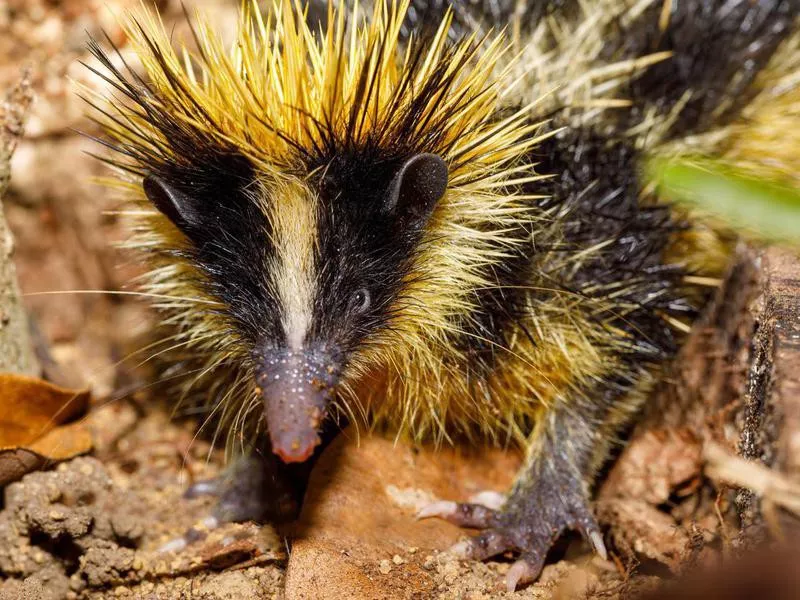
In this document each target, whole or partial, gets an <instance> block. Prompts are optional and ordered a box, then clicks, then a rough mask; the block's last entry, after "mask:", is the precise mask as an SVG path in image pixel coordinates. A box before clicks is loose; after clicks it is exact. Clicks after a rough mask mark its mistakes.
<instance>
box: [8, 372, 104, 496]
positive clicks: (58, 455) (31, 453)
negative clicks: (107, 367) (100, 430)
mask: <svg viewBox="0 0 800 600" xmlns="http://www.w3.org/2000/svg"><path fill="white" fill-rule="evenodd" d="M89 398H90V393H89V391H88V390H70V389H66V388H62V387H59V386H56V385H53V384H52V383H48V382H46V381H43V380H41V379H38V378H36V377H28V376H25V375H19V374H16V373H0V486H3V485H5V484H7V483H9V482H11V481H15V480H17V479H19V478H20V477H22V476H23V475H24V474H25V473H28V472H30V471H33V470H35V469H38V468H41V467H42V466H43V465H44V464H46V463H48V462H53V461H62V460H67V459H69V458H73V457H75V456H78V455H79V454H83V453H85V452H88V451H89V450H90V449H91V447H92V438H91V434H90V433H89V430H88V428H87V427H86V426H85V424H84V423H83V422H82V421H76V419H78V418H79V417H80V416H81V415H83V414H84V413H85V412H86V409H87V407H88V405H89Z"/></svg>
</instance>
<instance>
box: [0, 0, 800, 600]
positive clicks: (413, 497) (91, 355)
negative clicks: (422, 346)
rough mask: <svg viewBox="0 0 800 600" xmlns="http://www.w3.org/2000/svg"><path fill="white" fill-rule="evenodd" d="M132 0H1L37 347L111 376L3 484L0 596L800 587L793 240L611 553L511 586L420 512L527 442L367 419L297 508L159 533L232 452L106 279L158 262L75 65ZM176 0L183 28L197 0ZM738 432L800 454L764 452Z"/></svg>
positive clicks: (627, 454) (56, 368) (668, 427)
mask: <svg viewBox="0 0 800 600" xmlns="http://www.w3.org/2000/svg"><path fill="white" fill-rule="evenodd" d="M132 4H135V2H134V1H133V0H109V1H108V2H103V1H101V0H96V1H95V0H90V1H84V0H61V1H45V0H7V2H6V3H5V4H0V29H3V30H7V31H8V32H9V34H8V35H3V36H0V92H3V91H4V90H6V89H10V88H11V87H12V86H13V84H14V83H15V82H16V81H17V80H18V79H19V77H20V72H21V69H22V68H23V67H25V66H30V67H31V68H32V78H33V87H34V91H35V92H36V95H37V99H36V103H35V104H34V106H33V109H32V112H31V114H30V117H29V120H28V124H27V127H26V134H25V138H24V139H23V140H22V142H21V143H20V145H19V147H18V149H17V152H16V155H15V157H14V160H13V162H12V167H13V168H12V183H11V189H10V193H9V195H8V196H7V197H6V198H5V212H6V217H7V219H8V222H9V225H10V227H11V229H12V231H13V233H14V235H15V238H16V254H15V261H16V265H17V270H18V275H19V280H20V285H21V288H22V290H23V292H24V294H25V296H24V301H25V304H26V306H27V308H28V310H29V312H30V314H31V316H32V318H33V320H34V322H35V325H36V328H37V332H38V333H37V335H36V344H37V346H38V348H39V351H40V355H42V356H44V355H49V356H50V357H51V358H52V362H47V361H46V362H45V364H44V374H45V376H46V378H48V379H50V380H51V381H53V382H54V383H57V384H58V385H60V386H64V387H67V388H72V389H85V388H89V389H90V390H91V396H92V400H91V406H90V409H89V411H88V413H87V415H86V416H85V418H83V420H82V421H81V422H82V423H83V425H84V426H85V427H86V429H87V431H88V432H89V433H90V434H91V446H92V447H91V451H89V452H87V453H85V454H84V455H82V456H79V457H77V458H74V459H72V460H69V461H66V462H61V463H60V464H58V465H57V466H51V465H47V466H48V468H45V469H41V470H37V471H34V472H31V473H29V474H27V475H25V476H24V477H23V478H22V479H20V480H19V481H16V482H13V483H9V484H8V485H7V486H6V487H5V489H4V490H3V491H2V494H0V497H2V500H0V599H3V600H5V599H6V598H8V599H9V600H13V599H18V598H32V599H33V598H36V599H38V598H41V599H62V598H75V599H86V600H88V599H95V598H159V599H161V598H163V599H178V598H198V599H209V600H211V599H222V598H286V599H287V600H295V599H301V598H308V599H314V598H345V597H347V598H350V599H352V600H361V599H373V598H374V599H378V598H390V599H391V598H416V599H427V598H438V599H453V600H455V599H465V600H466V599H471V600H479V599H480V600H488V599H490V598H537V599H540V598H541V599H544V598H584V597H585V598H609V599H613V598H629V597H665V598H666V597H687V595H686V594H684V593H681V592H680V591H676V592H664V591H663V590H662V586H663V583H664V581H665V580H669V579H673V578H676V577H677V578H679V579H682V578H689V579H688V580H689V582H690V583H687V584H686V585H691V586H693V587H691V589H692V590H699V589H706V588H704V587H703V586H704V585H710V586H711V589H713V590H715V591H716V594H714V593H712V594H711V596H710V597H725V598H727V597H734V596H733V595H725V593H724V590H727V589H729V588H730V587H731V586H732V587H734V588H736V587H739V588H741V589H744V588H742V587H741V586H745V585H748V583H747V581H748V577H749V576H752V577H754V578H755V584H754V585H757V586H759V587H758V588H756V589H758V590H760V594H761V595H760V597H762V598H772V597H775V598H778V597H792V596H791V595H788V596H782V595H781V594H783V593H784V592H785V591H786V590H792V589H794V590H795V591H796V590H797V589H800V579H798V578H799V577H800V574H798V573H797V572H796V571H797V570H796V569H791V568H788V567H784V565H788V564H790V559H791V557H792V556H794V558H797V556H796V555H792V554H790V553H788V552H789V551H788V550H782V551H775V552H776V553H773V552H774V550H773V547H774V545H775V544H774V542H775V540H792V539H796V537H795V536H796V533H797V527H798V523H797V519H796V518H794V517H792V510H800V509H797V508H796V505H793V504H792V502H793V501H794V502H797V496H796V491H797V487H796V484H793V483H792V481H797V477H798V475H800V383H798V381H800V380H799V379H798V373H800V345H798V344H797V340H798V339H800V313H798V310H800V307H798V300H797V295H796V293H795V292H794V291H793V290H796V286H798V285H800V267H798V265H797V263H796V261H795V259H793V258H792V257H791V256H789V255H787V254H785V253H781V252H779V251H769V252H767V253H766V254H763V255H762V254H760V253H756V252H753V251H750V250H748V249H742V250H741V252H740V257H739V258H740V260H739V262H738V264H737V266H735V267H733V268H732V269H731V272H730V274H729V282H728V285H727V286H726V287H725V288H724V289H722V290H721V291H720V293H719V297H718V298H717V301H716V303H715V305H714V306H712V307H711V308H710V309H709V312H708V314H707V315H706V316H705V317H704V319H703V320H702V321H701V322H700V323H699V324H698V325H697V327H696V328H695V330H694V331H693V333H692V334H691V336H690V340H689V343H688V344H687V346H686V347H685V349H684V351H683V354H682V357H681V360H679V361H678V364H677V365H676V367H675V368H674V369H673V370H672V371H671V372H670V373H669V374H668V376H667V377H666V378H665V380H664V382H663V384H662V385H661V386H660V387H659V389H658V390H657V391H656V393H655V394H654V396H655V397H654V398H653V401H652V402H651V404H650V406H649V408H648V410H647V411H646V414H645V415H644V416H643V418H642V420H641V421H640V423H639V424H638V425H637V426H636V427H635V429H634V430H633V431H632V432H630V441H629V442H628V443H627V445H626V446H625V448H624V450H622V451H621V452H620V454H619V457H618V459H617V460H616V462H615V463H614V464H613V466H612V467H610V468H609V470H608V473H607V475H606V476H605V477H604V479H603V483H602V485H601V486H600V489H599V490H598V493H597V503H596V511H597V514H598V517H599V518H600V520H601V522H602V526H603V528H604V533H605V539H606V543H607V545H608V547H609V549H610V551H611V552H610V557H609V560H601V559H600V558H599V557H596V556H593V555H592V554H591V553H590V551H589V549H588V547H587V546H586V545H585V544H584V543H583V541H582V540H580V539H578V538H577V537H575V538H569V539H565V540H564V541H563V543H561V544H560V545H559V546H558V547H557V548H556V549H555V550H554V552H553V554H552V556H551V561H550V562H549V564H548V565H547V566H546V567H545V570H544V573H543V575H542V577H541V578H540V579H539V581H538V582H537V583H535V584H533V585H530V586H527V587H524V588H523V589H521V590H519V591H517V592H513V593H509V592H506V591H504V587H503V577H504V575H505V573H506V572H507V570H508V569H509V568H510V566H511V564H512V563H513V557H508V556H505V557H500V558H499V559H498V560H494V561H489V562H486V563H475V562H470V561H463V560H459V559H458V558H456V557H454V556H452V555H450V554H449V553H448V552H446V551H445V549H446V548H448V547H450V546H451V545H452V544H454V543H455V542H456V541H458V540H459V539H460V538H461V537H462V536H463V535H464V533H463V532H462V531H461V530H459V529H457V528H456V527H454V526H451V525H449V524H447V523H443V522H437V521H431V520H428V521H417V520H416V519H415V516H414V515H415V513H416V511H417V510H418V509H419V508H420V507H421V506H423V505H424V504H426V503H428V502H430V501H434V500H437V499H467V498H469V497H470V496H471V495H473V494H475V493H476V492H479V491H483V490H486V489H492V490H497V491H504V490H506V489H507V487H508V485H509V484H510V482H511V480H512V478H513V476H514V473H515V469H516V467H517V466H518V464H519V460H520V458H519V456H517V455H516V454H515V453H514V452H511V451H502V450H497V449H491V448H471V449H466V448H456V449H443V450H434V449H432V448H426V447H410V446H407V445H404V444H402V443H394V441H393V440H392V439H387V438H383V437H381V436H379V435H374V436H368V435H360V436H359V435H358V434H357V433H356V432H354V431H352V430H347V431H345V432H344V433H343V434H342V435H340V437H339V438H338V439H337V440H336V441H335V442H334V443H333V444H332V445H331V446H330V447H329V448H328V449H327V450H326V451H325V452H324V453H323V456H322V458H321V460H320V462H319V464H318V465H317V466H316V467H315V469H314V472H313V474H312V479H311V483H310V487H309V490H308V493H307V496H306V500H305V504H304V508H303V512H302V515H301V518H300V520H299V521H298V522H297V523H294V524H292V525H290V526H289V527H287V528H285V529H282V530H275V529H274V528H272V527H271V526H258V525H255V524H228V525H224V526H222V527H220V528H219V529H215V530H213V531H210V532H208V534H207V535H206V536H201V539H199V540H198V541H196V542H194V543H192V544H190V545H188V546H187V547H186V548H184V549H182V550H180V551H176V552H166V553H165V552H161V551H160V550H159V549H160V548H161V547H162V546H163V545H164V544H165V543H166V542H168V541H169V540H171V539H174V538H176V537H178V536H181V535H182V534H184V533H185V532H186V531H187V530H189V529H190V528H192V527H198V524H199V523H202V520H203V518H204V517H205V516H207V515H208V513H209V511H210V509H211V500H210V499H209V498H192V499H189V498H185V497H184V496H183V493H184V491H185V490H186V488H187V486H188V485H190V484H191V483H192V482H194V481H198V480H202V479H206V478H209V477H213V476H215V475H216V474H218V473H219V472H220V471H221V470H222V469H223V466H224V456H223V452H222V451H221V450H220V449H217V448H212V446H211V444H210V441H209V437H208V436H204V435H196V434H197V431H198V427H199V424H200V423H199V421H198V419H197V418H196V417H191V416H181V418H178V419H172V418H171V417H172V416H173V415H172V414H171V412H172V409H171V408H170V406H171V403H170V398H169V397H168V396H167V395H165V394H164V393H163V392H162V391H161V389H160V388H158V387H154V386H152V385H151V382H150V380H149V379H148V375H149V374H150V373H151V372H152V371H151V369H150V368H149V366H150V364H151V363H152V361H154V360H157V359H158V357H157V354H158V351H156V350H154V349H153V348H160V347H159V346H148V345H149V344H150V343H152V342H153V340H154V339H156V337H157V336H156V334H154V332H158V328H157V327H156V323H155V315H154V314H153V312H152V311H151V310H150V309H149V308H148V306H147V304H146V302H143V301H142V300H140V299H138V298H136V297H134V296H128V295H114V294H101V293H93V292H92V291H93V290H123V291H124V290H130V289H133V288H132V287H131V285H130V282H131V280H132V279H133V278H134V277H135V276H136V275H137V274H138V273H139V272H140V271H139V269H140V266H139V265H137V264H136V263H135V262H134V261H132V260H131V258H130V256H127V255H126V254H125V253H124V252H123V251H120V250H118V249H117V248H116V246H115V244H117V243H118V242H120V241H121V240H123V239H124V237H125V225H124V223H123V221H122V220H121V218H120V217H119V215H117V214H115V213H114V210H115V209H116V208H118V204H117V202H116V200H115V199H114V198H111V197H109V196H108V194H106V193H105V191H104V190H103V189H102V188H101V187H99V186H97V185H96V184H95V183H93V182H92V177H95V176H98V175H101V174H102V173H103V167H102V166H101V165H100V163H99V162H98V161H96V160H94V159H93V158H91V157H90V156H88V155H87V154H86V152H92V151H96V150H97V147H96V144H95V143H94V142H92V141H91V140H89V139H87V138H85V137H82V136H80V135H77V134H76V133H74V131H75V130H76V129H78V130H82V131H86V132H88V133H96V132H95V131H94V129H93V125H92V124H91V123H89V122H88V121H87V120H86V119H85V117H84V116H83V115H84V105H83V102H82V101H81V100H80V99H79V98H78V97H77V96H76V85H78V84H85V85H88V86H90V87H93V88H95V89H99V88H100V87H101V85H102V84H101V82H100V81H98V80H97V78H96V77H94V76H92V75H91V73H90V72H89V71H88V70H87V69H86V68H85V67H82V66H81V65H80V64H79V61H80V60H87V54H86V50H85V44H86V36H87V32H88V33H89V34H91V35H93V36H95V37H97V36H99V35H100V33H101V30H105V31H106V32H108V34H109V36H110V38H111V39H112V40H114V41H115V43H117V44H120V45H121V46H123V48H124V42H125V40H124V37H123V36H122V33H121V32H120V30H119V27H118V26H117V25H116V23H115V21H114V19H113V18H112V17H111V16H110V14H109V13H108V8H107V6H111V7H112V8H115V9H116V8H120V7H124V6H126V5H132ZM158 4H159V6H160V8H161V10H162V13H163V14H164V15H165V19H166V20H167V21H168V22H174V23H175V26H176V29H177V33H176V35H178V34H179V33H180V31H181V28H182V27H184V26H185V24H183V21H182V18H181V16H180V15H181V10H180V3H178V2H173V1H171V0H169V1H162V2H159V3H158ZM186 4H187V5H189V6H194V5H204V6H205V8H206V9H209V10H214V11H216V18H215V19H214V22H215V23H218V26H219V28H220V29H221V30H223V31H224V30H225V29H226V28H230V27H232V26H233V23H235V9H236V6H238V0H228V1H226V2H212V1H211V0H206V1H202V2H201V1H195V2H187V3H186ZM123 51H124V50H123ZM792 281H794V283H792ZM781 286H783V287H781ZM793 286H794V287H793ZM759 336H760V337H759ZM793 336H794V337H793ZM792 340H794V341H792ZM148 348H149V349H148ZM776 365H777V366H776ZM759 394H761V395H759ZM773 399H774V401H773ZM0 446H2V444H0ZM737 451H738V453H740V454H743V455H744V456H745V457H747V458H751V459H760V460H761V461H763V462H764V463H766V464H768V465H770V466H772V467H775V468H776V469H778V470H780V471H782V472H783V473H785V474H788V475H789V477H783V476H780V475H778V474H776V472H775V471H773V470H770V469H767V468H765V467H764V468H762V467H756V468H755V470H749V468H750V467H748V466H747V465H745V464H742V463H741V462H739V461H738V459H737V456H736V455H737ZM0 458H2V457H1V456H0ZM1 471H2V464H0V472H1ZM1 474H2V473H0V475H1ZM744 484H747V485H748V486H749V487H751V488H754V489H755V492H757V493H755V494H754V493H752V492H749V491H747V490H745V489H743V488H742V487H739V486H742V485H744ZM781 486H784V487H781ZM787 486H788V487H787ZM792 486H794V487H792ZM776 490H778V491H777V492H776ZM786 490H788V491H786ZM793 494H795V495H793ZM792 499H794V500H792ZM793 506H795V509H793V508H792V507H793ZM754 548H755V549H757V552H755V554H757V555H759V556H760V558H756V557H755V555H754V552H753V549H754ZM766 548H769V549H770V550H769V553H768V554H766V555H767V556H768V557H769V560H766V559H765V558H764V556H765V553H766V552H767V551H766V550H765V549H766ZM787 553H788V554H787ZM737 561H743V562H737ZM731 565H733V566H731ZM737 565H744V567H743V568H741V567H740V566H737ZM709 572H710V573H713V574H712V575H707V576H701V575H699V574H703V573H709ZM698 577H700V579H697V578H698ZM703 577H705V578H703ZM704 582H706V583H704ZM708 582H711V583H708ZM751 583H752V582H751ZM768 584H769V585H770V586H771V587H769V588H766V587H764V586H766V585H768ZM773 588H774V593H773V591H772V590H773ZM687 589H688V588H687ZM670 593H672V594H673V595H669V594H670ZM790 593H791V592H790ZM657 594H662V595H657ZM706 595H708V594H706ZM742 597H748V596H742Z"/></svg>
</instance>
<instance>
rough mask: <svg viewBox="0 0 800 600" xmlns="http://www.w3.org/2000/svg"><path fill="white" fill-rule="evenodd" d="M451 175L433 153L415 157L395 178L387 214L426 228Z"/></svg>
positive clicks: (391, 186) (390, 187)
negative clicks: (426, 223)
mask: <svg viewBox="0 0 800 600" xmlns="http://www.w3.org/2000/svg"><path fill="white" fill-rule="evenodd" d="M447 175H448V174H447V163H445V162H444V160H443V159H442V157H440V156H437V155H436V154H429V153H424V154H417V155H416V156H412V157H411V158H409V159H408V160H407V161H406V162H405V163H404V164H403V166H402V167H400V170H399V171H398V172H397V175H395V176H394V179H392V183H391V184H390V185H389V192H388V194H387V196H386V201H385V202H384V205H383V210H384V212H385V213H386V214H394V215H396V216H397V217H398V218H399V219H400V220H401V221H403V222H405V223H408V224H412V225H416V226H422V225H424V224H425V222H426V221H427V220H428V218H429V217H430V216H431V213H432V212H433V209H434V207H435V206H436V203H437V202H438V201H439V200H441V198H442V196H444V193H445V192H446V191H447Z"/></svg>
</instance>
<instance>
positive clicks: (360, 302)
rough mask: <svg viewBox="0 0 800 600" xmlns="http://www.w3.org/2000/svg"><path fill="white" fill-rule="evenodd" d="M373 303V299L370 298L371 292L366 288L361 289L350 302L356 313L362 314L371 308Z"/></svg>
mask: <svg viewBox="0 0 800 600" xmlns="http://www.w3.org/2000/svg"><path fill="white" fill-rule="evenodd" d="M371 303H372V298H370V295H369V290H368V289H366V288H361V289H360V290H358V291H357V292H356V293H355V294H353V298H352V299H351V301H350V306H351V307H352V310H353V312H354V313H356V314H361V313H363V312H364V311H366V310H367V309H368V308H369V306H370V304H371Z"/></svg>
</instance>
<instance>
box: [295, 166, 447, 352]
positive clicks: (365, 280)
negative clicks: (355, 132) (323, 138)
mask: <svg viewBox="0 0 800 600" xmlns="http://www.w3.org/2000/svg"><path fill="white" fill-rule="evenodd" d="M320 172H321V174H320V176H319V177H317V178H316V179H315V182H314V185H316V186H317V188H318V191H319V193H318V197H319V200H320V203H319V214H318V228H317V236H318V250H319V257H318V264H319V265H321V267H320V269H319V272H318V274H317V280H316V298H315V305H314V312H313V319H312V329H311V332H310V334H309V337H308V339H309V340H310V343H332V344H334V345H336V346H337V347H339V348H340V349H341V350H342V351H343V352H347V351H348V350H352V349H353V348H355V347H357V345H358V344H359V343H360V342H362V341H363V340H364V338H365V336H367V335H368V334H369V333H371V332H373V331H375V330H377V329H379V328H380V327H382V326H384V325H386V324H387V322H388V321H389V319H390V318H391V312H390V311H391V309H392V307H393V306H394V305H395V301H396V299H397V295H398V293H399V291H400V289H401V287H402V284H403V280H404V277H405V275H406V274H407V273H408V271H409V269H410V265H411V261H412V260H413V258H414V253H415V250H416V248H417V246H418V243H419V240H420V238H421V235H422V231H423V228H424V224H425V222H426V221H427V218H428V216H429V215H430V213H431V211H432V210H433V207H434V206H435V204H436V201H438V200H439V199H440V198H441V196H442V195H443V194H444V191H445V189H446V186H447V168H446V165H445V164H444V161H443V160H442V159H441V158H439V157H438V156H434V155H432V154H414V155H412V156H410V157H402V156H399V157H398V156H393V155H392V154H391V153H388V152H385V151H380V150H377V151H373V152H370V153H365V152H362V153H358V154H356V155H352V156H348V155H339V156H336V157H333V158H332V159H331V160H330V162H329V163H328V164H327V166H326V167H325V168H324V169H322V170H321V171H320Z"/></svg>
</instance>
